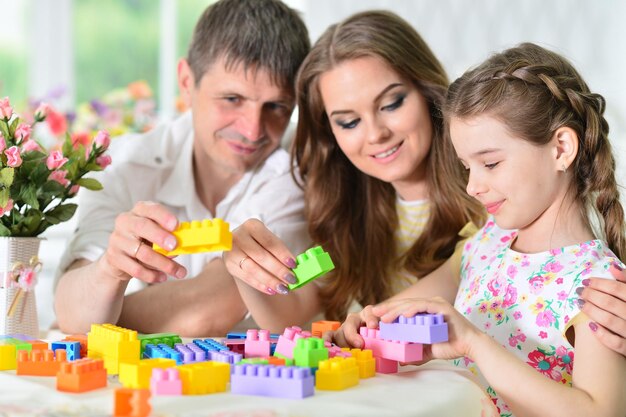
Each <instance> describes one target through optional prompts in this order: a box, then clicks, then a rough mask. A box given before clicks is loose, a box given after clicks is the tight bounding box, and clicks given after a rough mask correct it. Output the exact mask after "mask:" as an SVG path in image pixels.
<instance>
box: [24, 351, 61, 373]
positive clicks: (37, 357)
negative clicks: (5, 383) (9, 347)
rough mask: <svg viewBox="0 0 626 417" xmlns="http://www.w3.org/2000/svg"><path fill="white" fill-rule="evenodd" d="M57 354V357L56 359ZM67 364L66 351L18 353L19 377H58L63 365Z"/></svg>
mask: <svg viewBox="0 0 626 417" xmlns="http://www.w3.org/2000/svg"><path fill="white" fill-rule="evenodd" d="M55 353H56V357H55ZM64 362H67V355H66V353H65V350H64V349H57V350H56V352H53V351H51V350H49V349H46V350H38V349H35V350H32V351H30V352H28V351H26V350H20V351H19V352H17V371H16V374H17V375H35V376H56V374H57V373H58V372H59V370H60V369H61V364H62V363H64Z"/></svg>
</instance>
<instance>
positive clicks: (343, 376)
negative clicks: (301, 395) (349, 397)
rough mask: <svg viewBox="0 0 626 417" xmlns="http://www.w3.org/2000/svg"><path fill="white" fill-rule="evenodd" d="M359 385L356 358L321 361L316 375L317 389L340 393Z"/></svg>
mask: <svg viewBox="0 0 626 417" xmlns="http://www.w3.org/2000/svg"><path fill="white" fill-rule="evenodd" d="M358 383H359V368H358V366H357V364H356V359H354V358H342V357H340V356H336V357H334V358H331V359H328V360H325V361H320V363H319V368H318V369H317V372H316V373H315V388H317V389H320V390H332V391H339V390H344V389H346V388H350V387H353V386H355V385H357V384H358Z"/></svg>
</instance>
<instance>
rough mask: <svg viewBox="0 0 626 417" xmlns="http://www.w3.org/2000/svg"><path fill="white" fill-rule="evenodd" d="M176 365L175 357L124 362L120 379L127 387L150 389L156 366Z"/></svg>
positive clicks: (163, 367) (164, 367) (162, 367)
mask: <svg viewBox="0 0 626 417" xmlns="http://www.w3.org/2000/svg"><path fill="white" fill-rule="evenodd" d="M175 366H176V361H175V360H174V359H165V358H152V359H142V360H140V361H138V362H137V363H122V364H121V365H120V376H119V380H120V383H121V384H122V385H123V386H124V387H126V388H135V389H139V388H141V389H148V388H150V378H151V377H152V370H153V369H154V368H161V369H167V368H173V367H175Z"/></svg>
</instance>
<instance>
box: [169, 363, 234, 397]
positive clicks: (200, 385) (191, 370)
mask: <svg viewBox="0 0 626 417" xmlns="http://www.w3.org/2000/svg"><path fill="white" fill-rule="evenodd" d="M177 369H178V370H179V371H180V379H181V381H183V394H184V395H203V394H212V393H215V392H224V391H226V385H228V381H229V380H230V365H229V364H227V363H223V362H199V363H190V364H187V365H180V366H179V367H177Z"/></svg>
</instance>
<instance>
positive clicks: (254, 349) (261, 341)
mask: <svg viewBox="0 0 626 417" xmlns="http://www.w3.org/2000/svg"><path fill="white" fill-rule="evenodd" d="M269 355H270V331H269V330H254V329H250V330H248V331H247V332H246V343H245V357H246V358H260V357H264V356H269Z"/></svg>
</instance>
